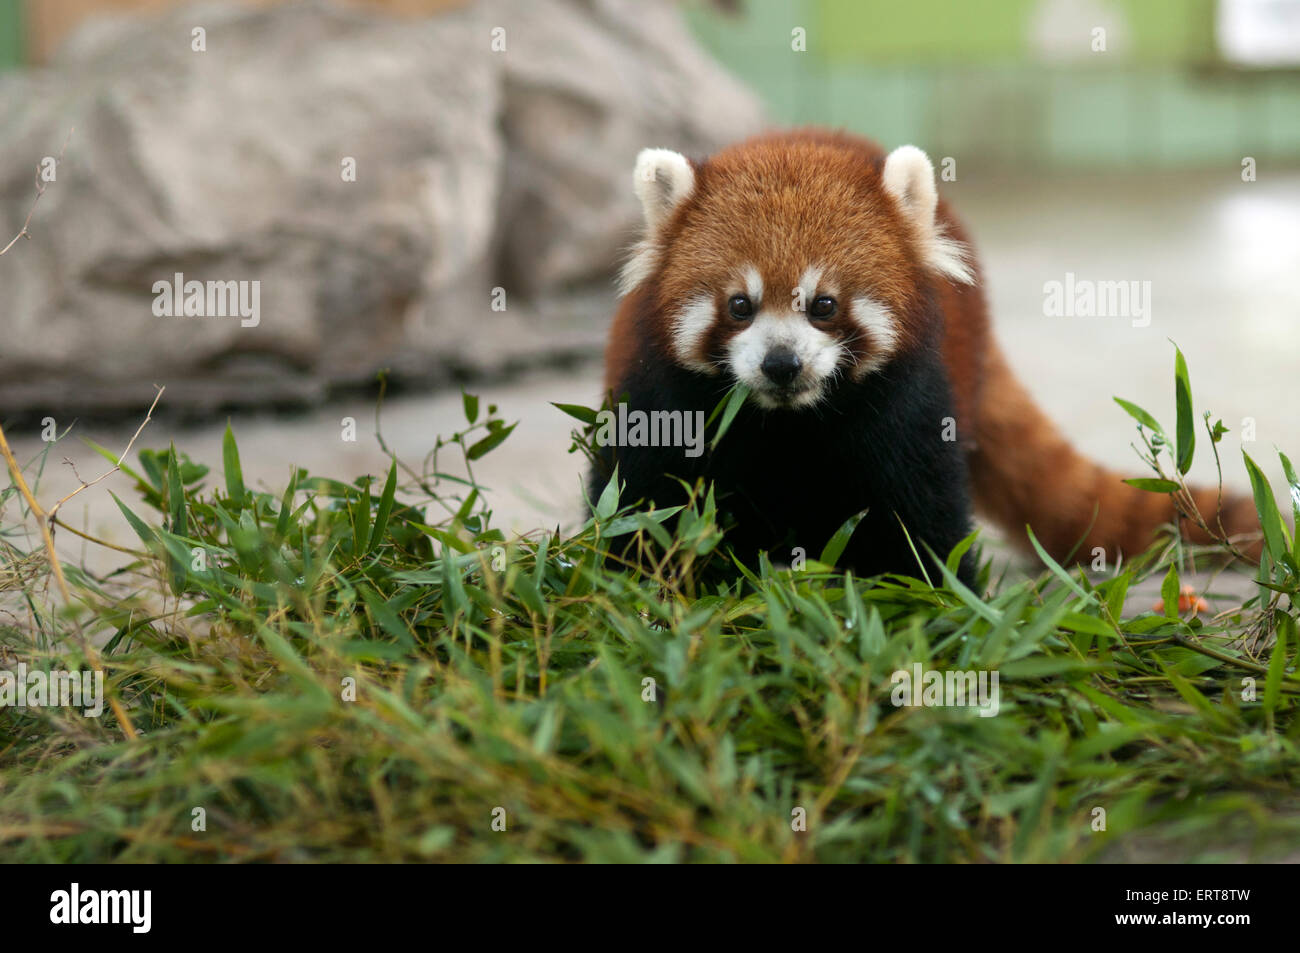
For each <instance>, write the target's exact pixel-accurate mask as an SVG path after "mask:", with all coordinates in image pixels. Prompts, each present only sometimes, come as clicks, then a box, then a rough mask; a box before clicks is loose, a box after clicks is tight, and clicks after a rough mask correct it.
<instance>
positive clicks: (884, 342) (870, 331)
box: [850, 295, 898, 378]
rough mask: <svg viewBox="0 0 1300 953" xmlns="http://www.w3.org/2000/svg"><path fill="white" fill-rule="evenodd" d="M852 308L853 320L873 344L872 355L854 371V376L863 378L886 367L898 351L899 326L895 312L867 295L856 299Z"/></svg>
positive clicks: (851, 303) (852, 303)
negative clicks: (895, 318)
mask: <svg viewBox="0 0 1300 953" xmlns="http://www.w3.org/2000/svg"><path fill="white" fill-rule="evenodd" d="M850 306H851V308H850V314H851V316H852V318H853V320H854V321H856V322H857V324H858V326H859V327H861V328H862V329H863V330H864V331H866V332H867V338H868V340H870V342H871V355H870V356H869V357H868V358H867V359H866V360H864V361H862V362H861V363H859V364H858V366H857V368H856V369H855V370H854V376H855V377H859V378H861V377H863V376H865V375H867V374H870V373H871V372H872V371H877V370H879V369H880V368H882V367H884V366H885V364H886V363H887V362H888V361H889V358H890V357H892V356H893V353H894V351H896V350H897V349H898V324H897V322H895V320H894V315H893V312H891V311H890V310H889V309H888V308H887V307H885V306H884V305H883V304H881V303H880V302H878V301H875V300H873V299H871V298H868V297H867V296H866V295H860V296H858V297H856V298H854V299H853V301H852V302H850Z"/></svg>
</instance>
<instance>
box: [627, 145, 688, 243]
mask: <svg viewBox="0 0 1300 953" xmlns="http://www.w3.org/2000/svg"><path fill="white" fill-rule="evenodd" d="M632 187H633V188H634V189H635V190H636V196H637V198H639V199H640V200H641V209H642V210H643V211H644V212H645V224H646V230H647V231H649V232H653V231H654V230H655V229H657V228H658V227H659V226H660V225H661V224H663V221H664V219H666V218H667V217H668V216H669V215H670V214H671V213H672V210H673V209H675V208H676V207H677V205H678V204H679V203H680V202H681V201H682V200H683V199H686V198H689V197H690V195H691V193H692V192H694V191H695V170H694V169H693V168H692V167H691V163H690V160H688V159H687V158H686V157H685V156H684V155H682V154H681V153H680V152H673V151H672V150H671V149H642V150H641V153H640V154H639V155H638V156H637V157H636V170H635V171H634V172H633V174H632Z"/></svg>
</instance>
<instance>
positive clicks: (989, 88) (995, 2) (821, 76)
mask: <svg viewBox="0 0 1300 953" xmlns="http://www.w3.org/2000/svg"><path fill="white" fill-rule="evenodd" d="M741 6H742V12H741V13H740V14H739V15H738V16H728V15H726V14H722V13H719V12H718V11H717V10H716V8H714V7H713V6H712V5H710V4H707V3H704V2H701V0H694V2H692V3H690V4H689V5H688V8H687V9H688V16H689V18H690V20H691V23H692V25H693V27H694V28H695V30H696V33H697V35H698V36H699V37H700V39H701V40H702V41H703V42H704V43H705V45H706V46H707V47H708V48H709V49H711V50H712V51H713V52H714V53H715V54H716V55H717V56H718V58H719V59H721V60H722V62H723V63H725V64H726V65H727V66H728V67H729V68H730V69H731V70H732V71H733V72H734V73H735V74H736V75H737V76H739V77H740V78H741V79H742V80H744V81H745V82H746V83H748V84H749V85H750V86H751V87H752V88H754V89H756V90H757V91H758V92H759V94H760V95H761V96H762V97H763V98H764V100H765V101H766V102H767V104H768V106H769V108H770V111H771V115H772V118H773V119H774V120H776V121H777V122H779V123H782V124H802V123H823V124H829V125H834V126H844V127H847V128H850V129H854V130H857V131H859V132H863V133H866V134H868V135H870V136H872V137H873V138H875V139H877V140H879V141H880V142H881V143H882V144H883V145H887V146H889V145H897V144H899V143H903V142H915V143H916V144H918V145H920V146H922V147H924V148H926V149H927V150H928V151H930V152H931V153H932V154H936V155H951V156H956V157H958V160H959V162H961V161H968V162H970V163H971V164H974V165H980V164H992V163H998V164H1006V163H1008V162H1015V163H1016V164H1017V166H1018V167H1021V166H1024V165H1030V166H1061V165H1066V166H1097V167H1105V168H1115V167H1120V168H1123V167H1133V168H1146V169H1150V168H1152V167H1174V166H1183V167H1187V166H1190V167H1211V166H1225V165H1227V166H1231V167H1234V168H1238V169H1239V168H1240V163H1241V159H1242V157H1243V156H1247V155H1250V156H1254V157H1255V158H1256V159H1257V160H1259V161H1261V162H1264V161H1269V162H1273V163H1276V164H1282V165H1289V166H1296V165H1300V72H1296V71H1290V70H1286V71H1284V70H1270V71H1260V70H1239V69H1234V68H1232V67H1230V66H1229V65H1227V64H1225V63H1223V62H1222V61H1221V60H1220V59H1219V57H1218V55H1217V53H1216V48H1215V42H1214V17H1215V5H1214V0H742V4H741ZM1094 20H1095V21H1098V22H1096V23H1094ZM1093 25H1098V26H1101V25H1105V26H1107V37H1106V39H1107V47H1108V49H1107V51H1106V52H1093V51H1092V49H1091V27H1092V26H1093ZM796 27H801V28H803V29H804V30H805V31H806V43H807V50H806V52H801V53H800V52H794V51H793V50H792V49H791V39H792V30H793V29H795V28H796Z"/></svg>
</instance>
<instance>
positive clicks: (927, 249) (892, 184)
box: [881, 146, 974, 284]
mask: <svg viewBox="0 0 1300 953" xmlns="http://www.w3.org/2000/svg"><path fill="white" fill-rule="evenodd" d="M881 179H882V181H883V183H884V186H885V191H886V192H888V193H889V194H890V195H892V196H893V197H894V200H895V201H896V202H897V203H898V207H899V209H900V211H902V213H903V215H904V216H905V217H906V218H907V220H908V221H909V222H910V223H911V224H912V227H913V230H914V232H915V234H916V237H917V240H918V242H919V245H920V249H919V250H920V252H921V257H922V258H923V259H924V260H925V263H926V265H927V266H929V267H930V268H931V269H932V270H934V271H936V272H938V273H939V274H941V275H943V276H945V277H947V278H949V279H951V280H953V281H960V282H963V283H966V284H969V283H970V282H972V281H973V280H974V275H973V274H972V273H971V270H970V265H969V264H968V263H967V256H968V253H967V251H966V248H965V246H964V245H962V244H961V242H958V241H954V240H953V239H951V238H949V237H948V236H947V235H945V234H944V233H943V230H942V229H941V228H940V227H939V224H938V223H937V222H936V221H935V218H934V211H935V208H936V206H937V205H938V204H939V193H938V192H937V191H936V190H935V187H934V166H932V165H931V164H930V159H929V157H928V156H927V155H926V154H925V153H924V152H922V151H921V150H920V149H918V148H917V147H916V146H899V147H898V148H897V149H895V150H894V151H893V152H891V153H890V154H889V155H888V156H887V157H886V158H885V168H884V171H883V172H882V173H881Z"/></svg>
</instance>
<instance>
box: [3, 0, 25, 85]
mask: <svg viewBox="0 0 1300 953" xmlns="http://www.w3.org/2000/svg"><path fill="white" fill-rule="evenodd" d="M19 3H20V0H0V70H3V69H7V68H9V67H11V66H17V65H18V64H19V63H20V62H22V58H23V45H22V35H23V31H22V19H21V11H20V9H19Z"/></svg>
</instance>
